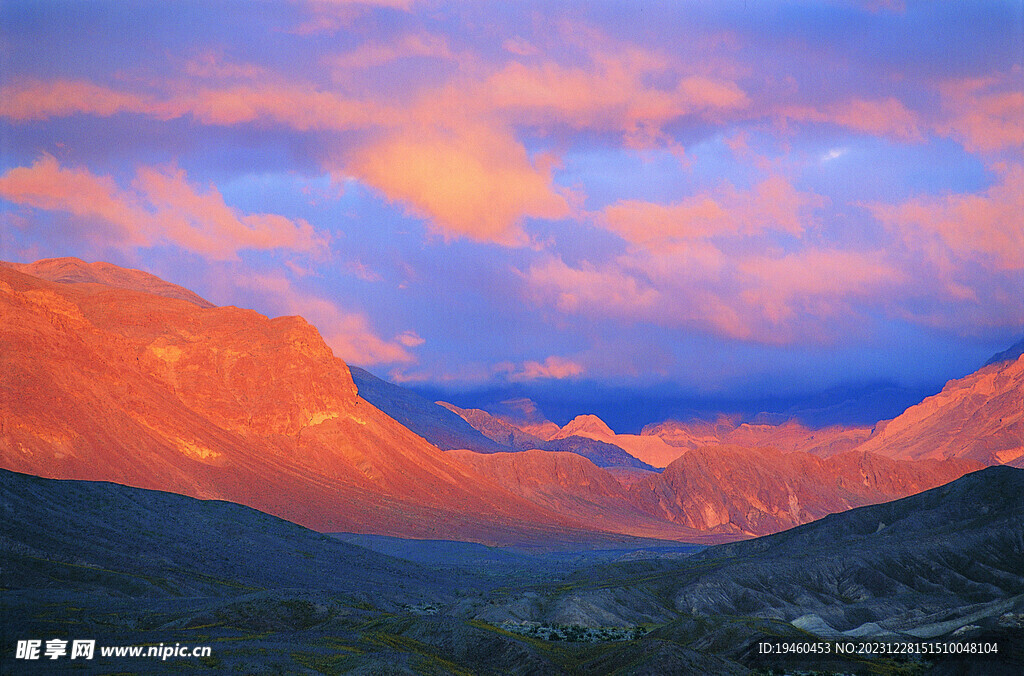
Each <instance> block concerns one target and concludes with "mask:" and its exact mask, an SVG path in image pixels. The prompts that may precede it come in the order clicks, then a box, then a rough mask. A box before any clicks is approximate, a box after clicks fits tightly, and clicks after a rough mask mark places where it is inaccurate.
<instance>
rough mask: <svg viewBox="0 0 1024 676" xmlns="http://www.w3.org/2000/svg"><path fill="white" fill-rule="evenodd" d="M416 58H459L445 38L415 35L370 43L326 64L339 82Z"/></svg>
mask: <svg viewBox="0 0 1024 676" xmlns="http://www.w3.org/2000/svg"><path fill="white" fill-rule="evenodd" d="M412 57H432V58H440V59H454V58H455V55H454V54H453V53H452V50H451V48H450V46H449V45H448V39H447V38H445V37H444V36H440V35H431V34H429V33H412V34H407V35H402V36H400V37H398V38H396V39H395V40H393V41H391V42H375V43H370V42H367V43H364V44H361V45H359V46H358V47H356V48H355V49H353V50H351V51H348V52H345V53H343V54H335V55H331V56H328V57H326V58H325V59H324V62H325V63H327V64H328V66H330V68H331V69H332V71H333V73H334V75H335V77H336V78H338V79H341V80H346V79H347V77H348V75H349V71H352V70H365V69H369V68H375V67H378V66H382V65H385V64H389V63H393V62H395V61H398V60H400V59H407V58H412Z"/></svg>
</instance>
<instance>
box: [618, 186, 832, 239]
mask: <svg viewBox="0 0 1024 676" xmlns="http://www.w3.org/2000/svg"><path fill="white" fill-rule="evenodd" d="M824 204H825V200H824V198H822V197H820V196H819V195H816V194H814V193H804V192H800V191H798V190H796V189H795V188H794V187H793V185H792V184H791V183H790V182H789V181H788V180H786V179H785V178H783V177H781V176H771V177H769V178H767V179H765V180H764V181H762V182H760V183H758V184H757V185H755V186H754V187H753V188H751V189H750V190H748V191H739V190H736V189H735V188H734V187H732V186H726V187H724V188H722V189H720V190H719V191H717V193H714V194H701V195H696V196H694V197H690V198H687V199H685V200H683V201H681V202H678V203H676V204H671V205H663V204H656V203H652V202H643V201H638V200H624V201H620V202H617V203H615V204H613V205H611V206H609V207H607V208H605V210H604V212H603V214H602V218H601V223H602V224H603V225H604V226H605V227H606V228H608V229H609V230H611V231H613V232H615V233H617V234H619V235H621V236H622V237H623V239H625V240H626V241H628V242H630V243H632V244H638V245H642V246H661V245H664V244H665V243H667V242H671V241H673V240H695V239H705V238H710V237H719V236H736V235H754V234H758V233H762V232H767V231H776V232H785V233H789V234H792V235H800V234H801V233H802V232H803V231H804V230H805V228H806V224H807V223H808V221H809V220H810V211H812V210H813V209H814V208H818V207H821V206H823V205H824Z"/></svg>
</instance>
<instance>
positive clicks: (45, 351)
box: [0, 259, 582, 542]
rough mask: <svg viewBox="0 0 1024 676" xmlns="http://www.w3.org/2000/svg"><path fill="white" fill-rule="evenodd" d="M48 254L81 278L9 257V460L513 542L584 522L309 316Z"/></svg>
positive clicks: (5, 305)
mask: <svg viewBox="0 0 1024 676" xmlns="http://www.w3.org/2000/svg"><path fill="white" fill-rule="evenodd" d="M36 267H38V268H43V269H45V270H48V271H53V270H58V271H59V278H60V279H64V280H68V279H71V280H74V281H61V282H51V281H47V280H45V279H42V278H40V277H34V276H31V275H27V274H24V273H22V272H19V271H17V270H16V269H14V268H13V267H10V266H5V267H0V306H2V312H3V316H4V321H3V322H2V323H0V344H2V346H3V349H2V350H0V393H2V398H0V407H2V410H0V447H2V449H3V454H2V462H3V467H4V468H7V469H12V470H16V471H21V472H28V473H32V474H36V475H40V476H48V477H55V478H79V479H101V480H110V481H117V482H119V483H124V484H128V485H133V486H140V487H146V488H159V489H162V490H170V491H174V492H178V493H183V494H186V495H192V496H196V497H203V498H221V499H230V500H233V501H236V502H239V503H242V504H246V505H250V506H254V507H257V508H259V509H262V510H264V511H267V512H270V513H272V514H275V515H278V516H283V517H285V518H288V519H290V520H292V521H295V522H297V523H301V524H303V525H306V526H310V527H313V528H316V529H318V530H326V531H356V532H381V533H390V534H400V535H407V536H419V537H450V538H459V539H469V540H480V541H486V542H501V541H505V542H507V541H513V540H516V539H519V538H523V537H526V538H531V537H532V538H547V537H563V536H565V537H568V538H569V539H570V540H571V539H573V537H575V535H573V533H576V534H577V535H578V533H579V531H580V530H581V528H582V526H581V524H580V523H579V522H578V521H577V520H574V519H573V518H572V517H570V516H563V515H559V514H555V513H551V512H549V511H547V510H545V509H543V508H540V507H538V506H536V505H533V504H532V503H528V502H526V501H524V500H522V499H520V498H518V497H516V496H514V495H512V494H511V493H509V492H508V491H506V490H504V489H503V488H501V487H500V486H498V485H496V484H494V483H492V482H490V481H489V480H487V479H486V478H484V477H481V476H480V475H478V474H476V473H474V472H472V471H471V470H468V469H467V468H466V467H465V466H464V465H462V464H460V463H457V462H455V461H454V460H453V459H451V458H449V457H448V456H446V455H445V454H444V453H443V452H441V451H440V450H439V449H437V448H436V447H434V446H432V445H431V444H429V443H427V442H426V441H424V440H423V439H422V438H421V437H420V436H418V435H416V434H413V433H412V432H410V431H409V430H408V429H406V428H405V427H403V426H402V425H401V424H399V423H398V422H396V421H395V420H393V419H392V418H390V417H388V416H387V415H385V414H383V413H382V412H381V411H380V410H378V409H377V408H376V407H374V406H372V405H371V404H369V403H367V402H366V401H365V400H363V399H361V398H360V397H359V396H358V395H357V392H356V387H355V385H354V383H353V381H352V378H351V376H350V375H349V370H348V368H347V366H346V365H345V363H344V362H343V361H341V360H340V359H337V358H335V357H334V355H333V354H332V353H331V350H330V348H328V347H327V345H326V344H324V342H323V340H322V339H321V338H320V335H319V334H318V333H317V331H316V329H314V328H313V327H312V326H310V325H309V324H308V323H306V322H305V321H304V320H302V319H301V318H298V317H278V318H276V319H268V318H266V317H264V316H262V315H259V314H258V313H256V312H252V311H249V310H241V309H238V308H233V307H208V304H207V303H205V302H197V301H196V299H195V298H190V297H188V294H182V293H181V291H180V289H179V288H178V287H173V285H166V284H162V283H161V284H157V283H155V282H153V281H152V279H151V278H150V277H149V276H146V275H145V274H144V273H139V274H135V273H133V272H132V271H121V272H117V273H112V272H111V271H110V270H109V268H108V267H107V266H103V265H99V266H96V265H87V264H84V263H82V262H81V261H77V260H73V259H67V260H63V261H57V262H53V261H50V262H46V264H45V265H41V264H36ZM112 275H113V277H114V278H115V279H117V280H118V283H117V284H115V285H114V286H111V285H110V284H107V283H106V281H104V280H106V279H110V278H111V276H112ZM55 276H57V275H55ZM124 279H128V280H129V281H128V282H123V280H124ZM96 280H100V281H99V282H97V281H96ZM138 280H142V282H143V283H142V284H141V285H140V284H137V283H136V282H137V281H138ZM133 286H134V287H140V286H141V290H140V289H139V288H128V287H133ZM154 290H156V291H158V294H154V293H153V292H152V291H154ZM200 300H201V299H200Z"/></svg>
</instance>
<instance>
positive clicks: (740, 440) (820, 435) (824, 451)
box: [641, 416, 872, 457]
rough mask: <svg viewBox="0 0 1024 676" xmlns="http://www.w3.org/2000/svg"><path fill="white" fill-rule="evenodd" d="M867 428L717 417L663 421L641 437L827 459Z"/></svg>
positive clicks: (853, 443)
mask: <svg viewBox="0 0 1024 676" xmlns="http://www.w3.org/2000/svg"><path fill="white" fill-rule="evenodd" d="M871 431H872V428H870V427H843V426H832V427H826V428H822V429H811V428H809V427H807V426H806V425H803V424H802V423H800V422H798V421H796V420H788V421H786V422H783V423H781V424H775V425H772V424H766V423H762V424H757V423H741V422H740V421H739V419H738V418H735V417H731V418H730V417H726V416H719V417H718V419H717V420H715V421H714V422H706V421H701V420H696V421H692V422H678V421H672V420H670V421H666V422H663V423H658V424H655V425H647V426H646V427H644V429H643V432H642V433H641V435H642V436H653V437H659V438H661V439H663V440H664V441H665V442H666V443H668V444H669V445H671V446H675V447H678V448H682V449H693V448H700V447H702V446H716V445H723V446H746V447H749V448H754V447H760V446H770V447H772V448H775V449H778V450H780V451H784V452H787V453H789V452H792V451H803V452H805V453H812V454H814V455H818V456H821V457H828V456H830V455H835V454H837V453H842V452H844V451H849V450H851V449H853V448H856V447H857V446H858V445H859V444H860V443H862V442H863V441H865V440H866V439H867V438H868V437H869V436H871Z"/></svg>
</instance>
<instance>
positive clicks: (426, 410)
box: [349, 366, 507, 453]
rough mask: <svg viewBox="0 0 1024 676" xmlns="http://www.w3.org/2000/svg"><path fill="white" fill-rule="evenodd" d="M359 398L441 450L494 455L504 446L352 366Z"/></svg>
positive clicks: (449, 413)
mask: <svg viewBox="0 0 1024 676" xmlns="http://www.w3.org/2000/svg"><path fill="white" fill-rule="evenodd" d="M349 371H350V372H351V373H352V380H353V381H354V382H355V384H356V388H357V389H358V390H359V396H360V397H362V398H363V399H365V400H366V401H368V402H370V403H371V404H373V405H374V406H376V407H377V408H379V409H380V410H382V411H384V412H385V413H387V414H388V415H389V416H391V417H392V418H394V419H395V420H397V421H398V422H400V423H402V424H403V425H405V426H406V427H408V428H409V429H410V430H412V431H413V432H415V433H416V434H418V435H420V436H421V437H423V438H424V439H426V440H427V441H429V442H430V443H432V444H433V445H435V446H437V447H438V448H440V449H441V450H443V451H447V450H451V449H453V448H468V449H469V450H472V451H477V452H479V453H496V452H498V451H504V450H507V447H506V446H504V445H502V444H499V443H495V442H494V441H493V440H491V439H488V438H487V437H486V436H484V435H483V434H481V433H480V432H479V431H477V430H476V428H474V427H473V426H472V425H470V424H469V423H468V422H466V421H465V420H463V419H462V418H461V417H460V416H458V415H456V414H455V413H453V412H452V411H450V410H448V409H447V408H445V407H444V406H440V405H438V404H436V403H434V402H432V401H429V400H427V399H424V398H423V397H421V396H420V395H418V394H416V393H415V392H413V391H412V390H408V389H406V388H404V387H401V386H399V385H393V384H391V383H389V382H387V381H385V380H382V379H380V378H378V377H377V376H375V375H373V374H372V373H369V372H368V371H364V370H363V369H361V368H358V367H355V366H349Z"/></svg>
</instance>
